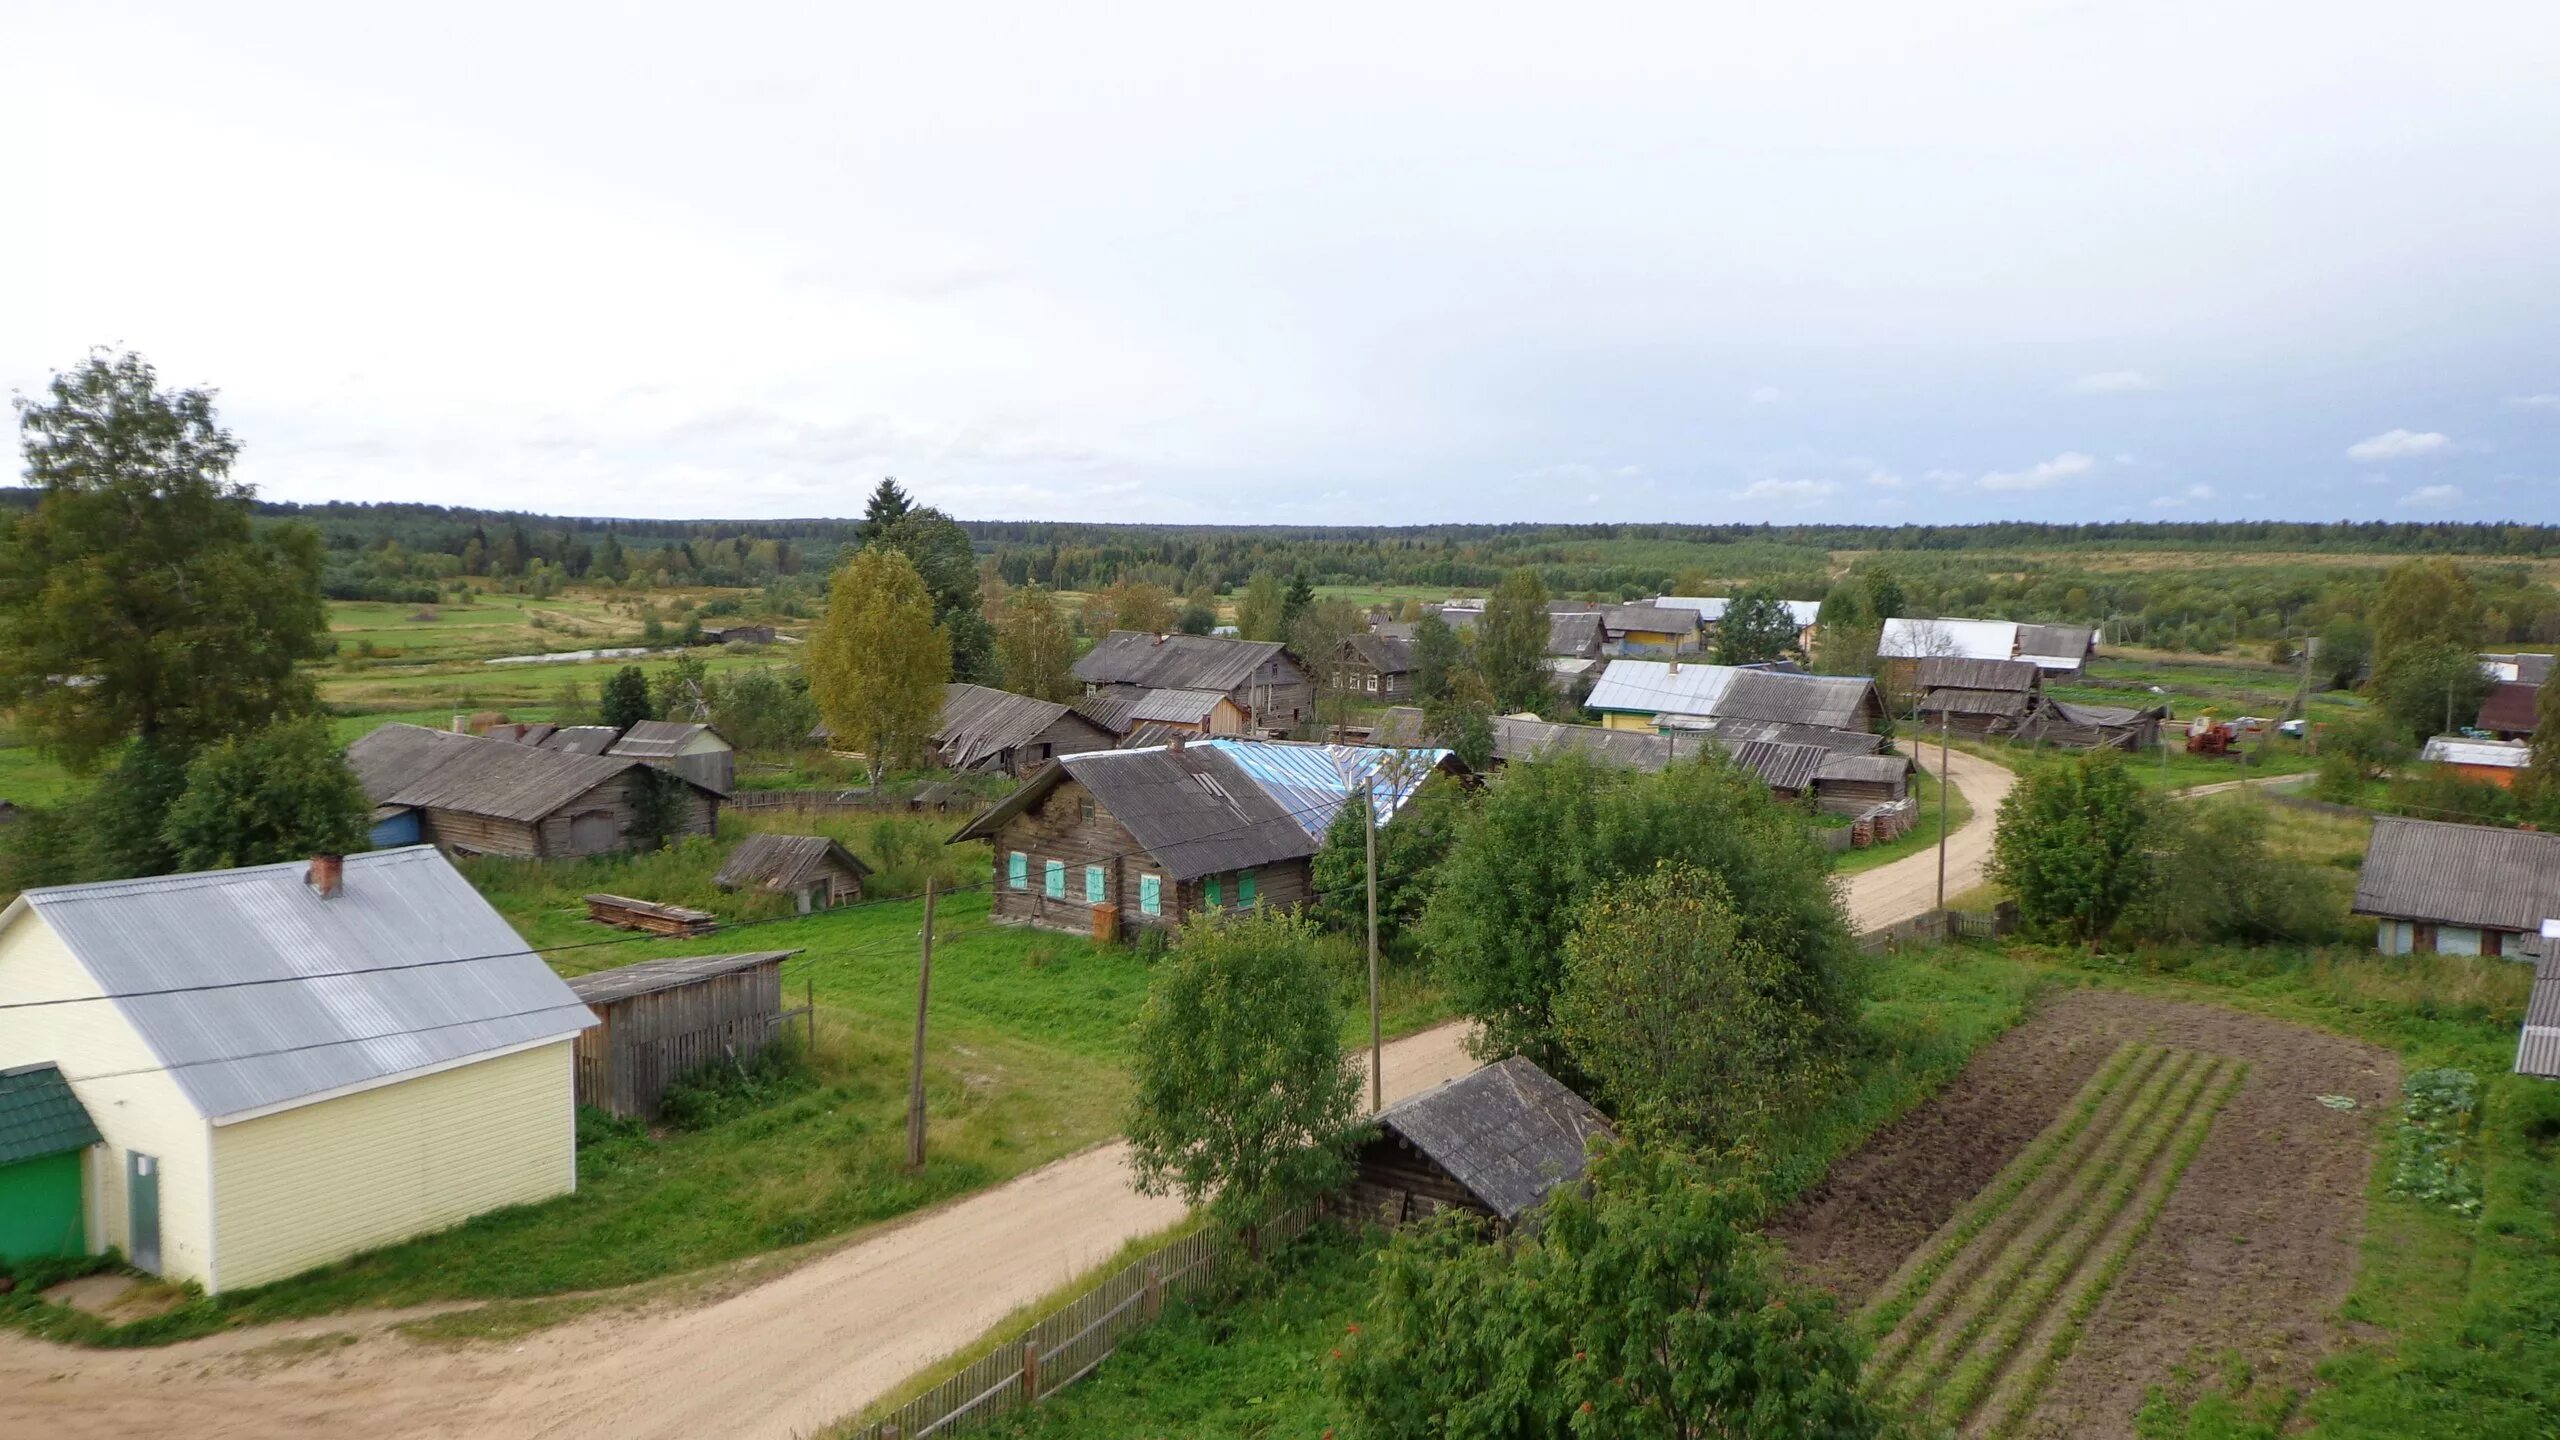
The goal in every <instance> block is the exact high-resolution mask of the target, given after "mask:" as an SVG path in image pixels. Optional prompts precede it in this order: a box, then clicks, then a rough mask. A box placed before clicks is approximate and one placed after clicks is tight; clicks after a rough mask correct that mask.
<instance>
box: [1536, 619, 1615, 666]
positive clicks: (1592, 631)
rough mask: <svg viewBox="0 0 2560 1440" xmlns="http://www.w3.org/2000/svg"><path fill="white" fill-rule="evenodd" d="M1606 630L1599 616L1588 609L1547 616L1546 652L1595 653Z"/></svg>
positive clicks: (1556, 653)
mask: <svg viewBox="0 0 2560 1440" xmlns="http://www.w3.org/2000/svg"><path fill="white" fill-rule="evenodd" d="M1605 638H1606V632H1605V631H1604V629H1603V628H1602V624H1601V617H1600V616H1599V615H1598V614H1595V613H1593V612H1591V611H1588V610H1583V611H1575V612H1571V613H1567V614H1561V615H1559V614H1554V613H1550V614H1549V615H1548V616H1547V653H1548V654H1550V655H1597V654H1599V653H1600V646H1601V643H1602V641H1603V640H1604V639H1605Z"/></svg>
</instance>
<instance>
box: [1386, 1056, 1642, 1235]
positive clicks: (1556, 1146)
mask: <svg viewBox="0 0 2560 1440" xmlns="http://www.w3.org/2000/svg"><path fill="white" fill-rule="evenodd" d="M1378 1125H1379V1127H1380V1128H1381V1129H1384V1130H1386V1131H1388V1132H1389V1133H1391V1134H1393V1135H1396V1136H1398V1137H1399V1138H1401V1139H1403V1140H1404V1141H1405V1142H1406V1143H1407V1144H1409V1145H1411V1146H1413V1148H1414V1149H1416V1150H1419V1151H1421V1152H1422V1153H1423V1154H1424V1155H1426V1156H1428V1157H1430V1160H1431V1163H1432V1164H1434V1165H1437V1166H1439V1167H1440V1168H1441V1169H1442V1170H1445V1171H1447V1172H1448V1173H1449V1176H1450V1178H1451V1179H1454V1180H1456V1181H1457V1182H1458V1183H1459V1184H1461V1185H1463V1186H1465V1187H1466V1188H1467V1193H1469V1194H1471V1195H1473V1196H1475V1197H1476V1199H1477V1200H1479V1201H1481V1202H1483V1204H1484V1207H1485V1208H1486V1209H1488V1210H1490V1211H1492V1212H1493V1213H1494V1214H1496V1215H1499V1216H1501V1217H1502V1218H1503V1219H1504V1220H1517V1219H1519V1218H1520V1216H1521V1214H1522V1212H1524V1211H1527V1210H1530V1209H1533V1208H1535V1207H1536V1206H1537V1205H1538V1203H1539V1202H1540V1201H1542V1200H1545V1199H1546V1198H1547V1196H1548V1195H1549V1194H1550V1193H1552V1192H1553V1191H1554V1190H1555V1188H1556V1187H1557V1186H1558V1185H1565V1184H1570V1183H1572V1182H1573V1181H1575V1180H1579V1179H1581V1178H1582V1172H1583V1168H1584V1166H1585V1165H1587V1164H1588V1163H1589V1161H1590V1153H1591V1142H1592V1141H1593V1140H1594V1139H1603V1140H1605V1139H1609V1138H1612V1135H1613V1132H1612V1131H1611V1130H1610V1128H1609V1122H1608V1120H1607V1119H1605V1118H1604V1117H1602V1115H1601V1114H1600V1112H1599V1111H1598V1110H1595V1109H1593V1108H1592V1107H1591V1103H1590V1102H1589V1101H1587V1100H1584V1099H1583V1098H1582V1097H1581V1096H1579V1095H1576V1094H1574V1093H1573V1092H1572V1091H1571V1090H1568V1089H1566V1088H1565V1087H1564V1086H1563V1085H1561V1084H1559V1083H1557V1081H1556V1079H1555V1077H1554V1076H1552V1075H1549V1074H1548V1073H1547V1072H1546V1071H1544V1070H1541V1069H1539V1068H1538V1067H1537V1066H1536V1065H1534V1064H1532V1063H1530V1062H1529V1061H1528V1060H1525V1059H1523V1058H1521V1057H1520V1056H1517V1055H1514V1056H1512V1057H1510V1058H1509V1059H1507V1060H1500V1061H1497V1062H1495V1063H1493V1064H1491V1065H1487V1066H1485V1067H1484V1068H1483V1069H1481V1070H1477V1071H1475V1072H1473V1073H1472V1074H1467V1075H1461V1076H1459V1077H1458V1078H1457V1079H1455V1080H1451V1081H1449V1082H1447V1083H1446V1084H1443V1085H1438V1086H1435V1087H1433V1088H1432V1089H1429V1090H1425V1091H1423V1092H1422V1093H1421V1094H1419V1095H1416V1096H1413V1097H1411V1098H1409V1099H1405V1100H1400V1101H1397V1102H1396V1103H1395V1104H1393V1105H1390V1106H1388V1107H1387V1108H1386V1109H1385V1110H1382V1111H1380V1112H1379V1114H1378Z"/></svg>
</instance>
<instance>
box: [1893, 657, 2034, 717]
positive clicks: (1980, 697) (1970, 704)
mask: <svg viewBox="0 0 2560 1440" xmlns="http://www.w3.org/2000/svg"><path fill="white" fill-rule="evenodd" d="M1921 663H1923V664H1926V663H1928V662H1926V661H1923V662H1921ZM1965 663H1966V664H1972V665H1981V664H1987V663H1989V662H1987V661H1981V660H1972V661H1966V662H1965ZM2033 703H2035V697H2034V696H2032V695H2029V694H2028V693H2027V692H2026V691H2024V690H1968V689H1963V688H1961V687H1958V686H1954V685H1941V686H1939V687H1938V688H1936V689H1934V690H1931V691H1930V692H1929V693H1928V694H1926V695H1923V696H1921V697H1920V708H1921V710H1922V711H1924V712H1926V713H1928V714H1932V715H1935V714H1941V713H1943V714H1948V715H2024V714H2026V713H2027V707H2028V706H2029V705H2031V704H2033Z"/></svg>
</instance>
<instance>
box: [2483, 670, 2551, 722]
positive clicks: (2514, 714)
mask: <svg viewBox="0 0 2560 1440" xmlns="http://www.w3.org/2000/svg"><path fill="white" fill-rule="evenodd" d="M2541 706H2542V687H2541V686H2539V685H2526V684H2521V683H2517V682H2514V681H2509V682H2506V683H2503V684H2498V685H2493V686H2491V687H2489V698H2488V699H2486V700H2483V701H2481V702H2480V718H2479V720H2478V721H2477V722H2475V723H2476V725H2477V728H2479V729H2482V730H2503V731H2506V732H2508V733H2509V734H2516V735H2530V734H2532V733H2533V732H2534V730H2535V729H2536V728H2537V727H2538V726H2539V725H2540V723H2541V720H2542V711H2541Z"/></svg>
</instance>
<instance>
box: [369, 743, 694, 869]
mask: <svg viewBox="0 0 2560 1440" xmlns="http://www.w3.org/2000/svg"><path fill="white" fill-rule="evenodd" d="M347 763H348V764H349V765H350V766H352V767H354V769H355V772H356V778H357V780H358V781H359V782H361V783H362V784H363V786H364V789H365V794H366V796H367V797H368V798H370V799H371V800H372V801H373V803H374V805H375V807H376V810H375V821H376V825H377V832H378V833H379V832H380V831H382V830H384V829H386V828H388V826H389V824H390V823H391V822H393V821H395V820H396V819H397V817H398V813H399V812H401V811H408V812H413V813H414V815H415V816H416V829H415V830H414V831H412V832H410V834H409V835H408V836H406V837H404V838H414V839H417V840H421V841H424V842H426V843H429V844H432V845H434V846H436V847H437V848H438V849H440V850H443V851H445V852H447V853H448V854H467V855H512V856H517V857H520V858H523V859H529V860H538V859H553V858H559V857H565V856H578V855H605V854H613V853H616V852H619V851H624V850H629V849H631V848H633V845H634V835H633V830H634V822H635V820H636V819H637V818H638V816H639V814H640V808H641V797H640V793H639V789H640V786H641V784H642V783H643V782H644V781H645V780H647V779H649V778H650V777H649V776H648V775H646V774H645V773H644V772H645V770H646V768H647V766H648V762H646V761H642V760H635V759H629V758H624V757H618V756H601V755H579V754H574V753H571V752H568V751H563V750H550V749H537V748H535V747H533V746H529V745H511V744H508V743H506V742H504V741H499V740H486V739H482V738H481V737H479V736H476V735H455V734H451V733H449V732H446V731H442V730H429V729H425V728H423V727H421V726H417V725H403V724H399V723H397V722H395V723H392V724H389V725H385V726H383V727H381V728H380V729H378V730H375V731H374V732H373V733H371V734H369V735H366V736H365V737H363V738H362V739H360V740H358V741H356V742H355V743H354V744H352V745H350V746H348V747H347ZM719 816H720V795H719V793H718V792H717V791H714V790H712V789H709V788H708V787H706V786H703V785H701V784H698V783H687V784H686V785H685V786H684V787H683V791H682V794H681V797H680V804H679V813H678V814H677V816H676V817H675V824H674V825H673V827H672V833H674V834H676V835H707V834H710V833H711V832H712V830H713V829H714V828H715V827H716V826H717V824H718V822H719Z"/></svg>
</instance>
